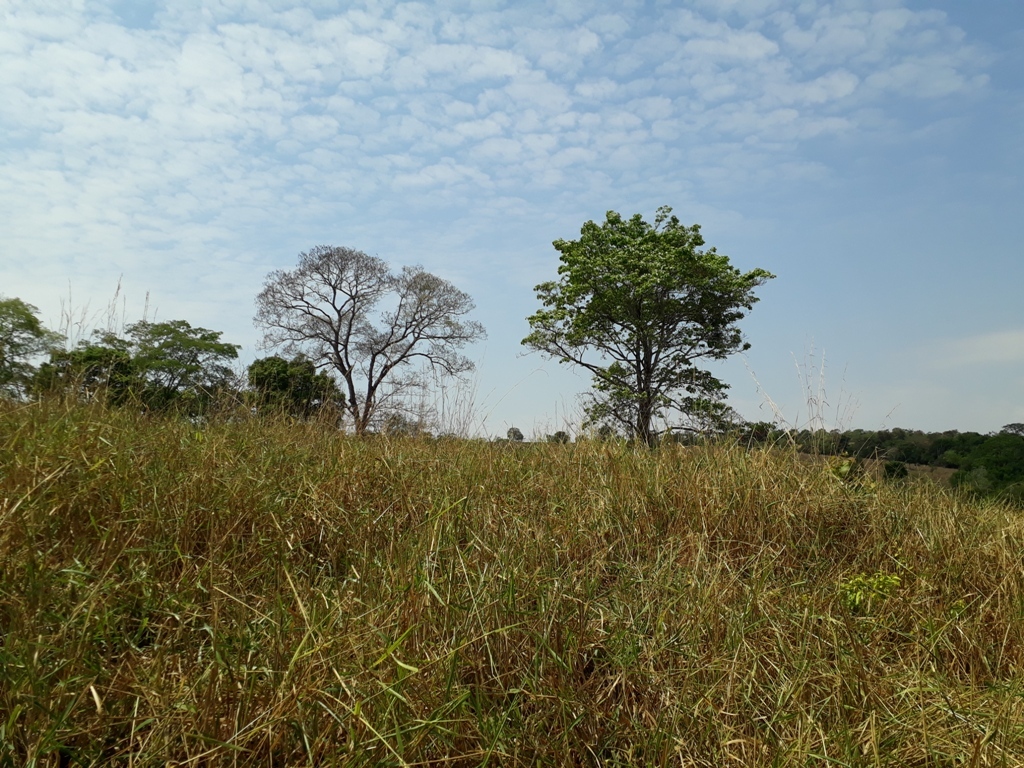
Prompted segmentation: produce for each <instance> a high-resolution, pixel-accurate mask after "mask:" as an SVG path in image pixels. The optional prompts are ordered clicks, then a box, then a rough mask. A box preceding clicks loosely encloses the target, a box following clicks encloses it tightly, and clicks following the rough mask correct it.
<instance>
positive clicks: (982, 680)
mask: <svg viewBox="0 0 1024 768" xmlns="http://www.w3.org/2000/svg"><path fill="white" fill-rule="evenodd" d="M1022 561H1024V519H1022V517H1021V512H1020V511H1015V510H1014V509H1012V508H1011V507H1008V506H1004V505H1001V504H999V503H996V502H973V501H968V500H967V499H966V497H960V496H957V495H955V494H954V492H953V491H950V490H948V489H945V488H942V487H940V486H938V485H937V484H934V483H926V482H909V483H900V484H897V483H892V484H889V483H886V482H877V481H873V480H868V479H858V478H852V479H850V478H847V479H844V478H842V477H840V475H839V474H838V473H836V472H834V471H832V468H831V467H830V466H829V464H828V463H827V462H826V463H823V464H822V463H819V464H811V463H808V462H801V461H800V460H798V459H797V458H796V456H795V455H794V454H792V453H787V452H784V451H778V450H775V451H768V450H753V451H746V450H742V449H738V448H735V447H729V446H708V447H701V448H687V447H683V446H666V447H664V448H662V449H659V450H656V451H646V450H634V449H632V448H629V447H627V446H625V445H621V444H615V443H577V444H572V445H558V444H529V445H515V444H507V443H506V444H501V445H499V444H493V443H485V442H473V441H462V440H454V439H452V440H438V441H431V440H416V439H405V440H400V439H395V440H387V439H384V438H364V439H354V438H351V437H347V436H344V435H339V434H338V433H336V432H333V431H330V430H327V429H320V428H318V427H317V426H316V425H310V424H303V423H290V422H288V421H286V420H282V421H271V420H268V421H259V420H255V419H249V418H247V417H246V416H245V415H244V414H239V415H237V416H236V417H235V420H232V419H225V420H223V421H221V422H217V423H210V424H206V425H202V426H197V425H195V424H191V423H189V422H187V421H182V420H177V421H176V420H170V419H162V418H154V417H143V416H139V415H133V414H132V413H130V412H129V410H128V409H123V410H120V411H116V410H111V411H107V410H103V409H100V408H95V409H91V408H87V407H83V406H73V407H66V406H64V405H61V404H60V403H59V402H57V401H50V402H44V403H42V404H37V405H31V406H24V405H22V406H16V405H12V404H10V403H7V404H0V563H2V564H3V566H2V571H0V631H2V633H3V637H4V642H3V650H2V652H3V664H2V665H0V712H2V713H5V714H4V715H3V717H2V722H0V764H4V765H29V764H35V765H38V766H51V765H52V766H58V765H59V766H64V765H75V764H77V765H110V764H118V765H138V766H143V765H158V764H159V765H204V766H208V765H214V766H219V765H225V766H227V765H243V766H248V765H254V766H255V765H261V766H266V765H275V766H283V765H435V766H441V765H446V766H447V765H452V766H475V765H482V764H487V765H506V766H518V765H602V766H610V765H666V766H667V765H706V766H720V765H727V764H738V765H755V766H756V765H764V766H768V765H773V766H782V765H808V764H834V765H858V766H859V765H892V766H897V765H899V766H906V765H918V766H925V765H929V766H932V765H934V766H939V765H943V766H945V765H959V764H964V765H967V764H971V765H1019V764H1022V763H1024V696H1022V693H1024V621H1022V619H1024V616H1022V612H1024V571H1022V568H1021V563H1022Z"/></svg>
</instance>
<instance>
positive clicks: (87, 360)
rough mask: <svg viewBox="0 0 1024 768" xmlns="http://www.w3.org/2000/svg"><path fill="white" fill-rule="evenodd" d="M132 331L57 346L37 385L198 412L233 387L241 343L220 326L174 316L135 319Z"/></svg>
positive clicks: (38, 388)
mask: <svg viewBox="0 0 1024 768" xmlns="http://www.w3.org/2000/svg"><path fill="white" fill-rule="evenodd" d="M126 332H127V338H122V337H120V336H117V335H115V334H113V333H109V332H99V333H96V334H94V337H93V340H92V341H88V342H83V343H81V344H79V345H78V346H77V347H76V348H75V349H73V350H68V351H64V350H54V351H52V352H51V353H50V360H49V361H48V362H47V363H44V364H43V365H42V366H40V369H39V372H38V374H37V375H36V376H35V377H34V380H33V390H34V391H35V392H37V393H39V394H44V393H47V392H58V391H59V392H64V393H74V394H75V395H76V396H78V397H79V398H81V399H84V400H93V399H102V400H105V401H106V402H109V403H111V404H114V405H124V404H127V403H135V404H137V405H140V406H141V407H143V408H146V409H149V410H168V409H173V410H175V411H178V412H181V413H184V414H189V415H197V414H200V413H203V412H204V411H206V410H207V408H208V407H209V405H210V403H211V402H212V400H213V398H214V397H216V396H217V395H219V394H223V393H225V392H226V391H229V390H231V389H232V384H233V381H234V371H233V370H232V369H231V367H230V365H229V363H230V361H232V360H235V359H236V358H237V357H238V350H239V349H240V347H239V346H238V345H236V344H227V343H225V342H222V341H221V340H220V337H221V333H220V332H219V331H211V330H208V329H206V328H193V327H192V326H191V325H190V324H189V323H188V322H186V321H185V320H172V321H169V322H165V323H150V322H146V321H143V322H139V323H134V324H133V325H129V326H128V327H127V328H126Z"/></svg>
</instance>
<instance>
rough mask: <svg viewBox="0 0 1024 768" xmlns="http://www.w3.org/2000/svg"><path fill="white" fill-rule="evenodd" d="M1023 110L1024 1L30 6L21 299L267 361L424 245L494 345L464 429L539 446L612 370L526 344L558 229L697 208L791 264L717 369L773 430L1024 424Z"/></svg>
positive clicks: (103, 0) (7, 16)
mask: <svg viewBox="0 0 1024 768" xmlns="http://www.w3.org/2000/svg"><path fill="white" fill-rule="evenodd" d="M1022 126H1024V3H1020V2H1018V1H1017V0H984V1H983V2H966V1H964V0H960V1H958V2H953V1H952V0H834V2H818V1H817V0H796V1H789V2H785V1H783V0H691V1H690V2H665V1H663V0H647V1H644V2H640V1H633V0H622V2H619V3H615V4H610V3H600V2H581V1H579V0H551V2H530V1H529V0H527V1H523V0H517V1H516V2H500V1H498V0H454V1H451V2H436V3H415V2H389V1H388V0H381V2H349V3H345V2H333V1H332V0H303V1H301V2H299V1H296V0H207V1H205V2H197V1H195V0H174V2H167V3H165V2H146V1H145V0H53V1H52V2H51V1H50V0H30V1H26V0H4V2H3V3H0V295H5V296H7V297H12V296H13V297H18V298H21V299H23V300H24V301H27V302H29V303H31V304H33V305H35V306H36V307H38V308H39V312H40V316H41V318H42V319H43V320H44V321H45V322H46V323H47V324H49V325H50V326H51V327H58V326H60V325H61V324H64V325H65V326H67V325H68V321H70V323H71V325H70V331H71V336H72V337H73V338H74V337H76V336H77V337H81V336H82V335H84V334H86V333H87V332H88V329H89V328H90V327H93V326H103V325H105V324H107V323H109V322H110V321H111V320H112V315H113V316H114V317H113V319H115V320H116V321H117V322H120V323H122V324H123V323H125V322H128V323H130V322H133V321H135V320H138V319H140V318H141V317H143V316H144V315H145V316H146V317H148V318H149V319H156V320H175V319H184V320H188V321H189V322H190V323H192V325H194V326H201V327H204V328H210V329H213V330H217V331H221V332H223V339H224V340H225V341H229V342H233V343H236V344H240V345H242V351H241V353H240V361H241V363H242V364H247V363H248V362H250V361H251V360H253V359H254V358H256V357H259V356H263V355H266V354H269V352H267V351H265V350H262V349H260V347H259V342H260V339H261V337H260V334H259V332H258V331H257V330H256V328H255V327H254V326H253V322H252V317H253V314H254V304H253V301H254V298H255V296H256V294H257V293H258V292H259V290H260V289H261V287H262V285H263V281H264V279H265V277H266V275H267V274H268V273H269V272H271V271H272V270H275V269H290V268H292V267H294V266H295V265H296V263H297V261H298V254H299V253H301V252H303V251H308V250H309V249H310V248H312V247H314V246H317V245H336V246H346V247H350V248H355V249H358V250H362V251H364V252H366V253H369V254H371V255H374V256H379V257H381V258H383V259H385V260H387V261H388V262H389V263H391V264H393V265H394V266H395V267H400V266H402V265H412V264H420V265H422V266H423V267H424V268H426V269H427V270H429V271H431V272H433V273H435V274H438V275H440V276H441V277H443V278H445V279H447V280H450V281H451V282H452V283H454V284H455V285H456V286H458V287H459V288H460V289H462V290H464V291H466V292H467V293H469V294H470V295H471V296H472V297H473V298H474V300H475V302H476V305H477V309H476V311H475V312H474V314H473V318H474V319H476V320H478V321H479V322H481V323H483V325H484V326H485V327H486V329H487V332H488V338H487V340H486V341H484V342H481V343H479V344H477V345H476V346H474V347H473V348H471V349H470V350H469V351H468V353H469V356H470V357H471V358H472V359H473V360H475V361H476V364H477V367H476V371H475V373H474V374H473V376H472V377H471V378H470V379H468V380H467V381H466V382H464V383H463V384H461V385H458V386H456V385H454V384H453V385H450V386H448V387H447V388H446V390H445V392H444V393H443V396H439V397H440V402H441V403H442V404H443V406H444V411H445V414H446V415H445V417H444V419H445V420H447V421H449V422H451V424H452V426H460V427H468V428H469V429H470V430H471V431H473V432H475V433H478V434H484V435H504V434H505V432H506V430H507V429H508V428H509V427H510V426H516V427H518V428H520V429H522V431H523V432H525V433H526V434H527V436H530V435H542V434H544V433H546V432H551V431H554V430H555V429H564V428H569V429H570V430H572V429H573V428H575V427H576V426H578V424H579V420H580V419H579V413H580V409H579V398H578V395H579V393H580V392H583V391H585V390H586V389H587V388H588V379H587V378H586V377H584V376H582V375H580V374H578V373H576V372H574V371H573V370H572V369H570V368H567V367H566V366H562V365H559V364H558V363H556V362H554V361H551V360H548V359H546V358H544V357H542V356H541V355H539V354H537V353H528V351H527V350H526V349H525V348H524V347H522V346H521V345H520V341H521V339H522V338H523V337H524V336H525V335H526V334H527V333H528V330H529V329H528V325H527V323H526V317H527V316H529V315H530V314H531V313H533V312H534V311H535V310H536V309H537V308H538V302H537V299H536V295H535V292H534V290H533V288H534V286H535V285H536V284H537V283H540V282H542V281H545V280H550V279H554V278H555V276H556V269H557V266H558V253H557V251H555V249H554V248H553V247H552V245H551V243H552V241H553V240H556V239H575V238H576V237H578V236H579V232H580V228H581V226H582V225H583V224H584V222H586V221H588V220H596V221H601V220H602V219H603V218H604V215H605V213H606V212H607V211H609V210H614V211H618V212H619V213H621V214H623V215H624V216H631V215H633V214H635V213H640V214H642V215H643V216H644V217H645V218H647V219H648V220H649V221H653V217H654V214H655V211H656V210H657V208H658V207H660V206H663V205H669V206H671V207H672V208H673V209H674V212H675V214H676V215H677V216H678V217H679V218H680V219H681V220H682V221H683V222H684V223H686V224H692V223H698V224H700V225H701V227H702V233H703V235H704V238H705V240H706V242H707V245H708V246H714V247H715V248H717V250H718V251H719V252H721V253H724V254H727V255H728V256H729V257H730V258H731V260H732V263H733V264H734V266H736V267H738V268H739V269H741V270H744V271H746V270H749V269H753V268H757V267H761V268H764V269H767V270H769V271H771V272H772V273H774V274H775V275H777V277H776V279H774V280H772V281H771V282H769V283H767V284H766V285H764V286H763V287H761V288H759V289H758V291H757V295H758V296H759V298H760V301H759V303H758V304H756V305H755V306H754V308H753V311H752V312H751V313H750V314H749V316H748V317H746V318H745V319H744V320H743V322H742V325H741V327H742V329H743V331H744V334H745V335H746V338H747V340H748V341H749V342H750V344H751V348H750V350H749V351H747V352H746V353H745V354H744V355H742V356H736V357H733V358H731V359H730V360H728V361H726V362H724V363H716V364H714V365H712V366H710V368H711V370H712V371H714V372H715V373H716V375H719V376H721V377H722V378H723V380H724V381H726V382H727V383H728V384H729V385H730V387H731V388H730V391H729V403H730V405H732V406H733V407H734V408H735V409H736V410H737V411H738V412H739V413H740V414H741V415H742V416H744V417H745V418H747V419H750V420H752V421H760V420H766V421H772V420H779V421H781V422H783V423H785V424H787V425H790V426H796V427H802V426H807V425H811V426H818V425H821V426H825V427H827V428H839V429H852V428H864V429H883V428H893V427H904V428H910V429H921V430H926V431H938V430H946V429H959V430H973V431H980V432H987V431H991V430H998V429H999V428H1000V427H1001V426H1002V425H1003V424H1007V423H1010V422H1024V302H1022V301H1021V294H1022V286H1024V252H1022V245H1021V244H1022V243H1024V134H1022ZM112 310H113V312H112ZM456 421H460V424H455V422H456Z"/></svg>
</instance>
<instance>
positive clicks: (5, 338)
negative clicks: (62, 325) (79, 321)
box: [0, 297, 61, 397]
mask: <svg viewBox="0 0 1024 768" xmlns="http://www.w3.org/2000/svg"><path fill="white" fill-rule="evenodd" d="M38 311H39V310H38V309H36V308H35V307H34V306H32V305H31V304H26V303H25V302H24V301H22V300H21V299H5V298H3V297H0V395H7V396H10V397H20V396H21V395H23V394H24V393H25V390H26V388H27V387H28V385H29V384H30V382H31V381H32V378H33V376H34V374H35V366H33V365H32V359H33V358H34V357H37V356H39V355H42V354H45V353H46V352H47V351H48V350H49V349H50V348H52V347H53V346H54V345H56V344H58V343H59V342H60V341H61V336H60V334H57V333H54V332H53V331H49V330H47V329H46V328H44V327H43V324H42V323H41V322H40V321H39V318H38V317H37V316H36V313H37V312H38Z"/></svg>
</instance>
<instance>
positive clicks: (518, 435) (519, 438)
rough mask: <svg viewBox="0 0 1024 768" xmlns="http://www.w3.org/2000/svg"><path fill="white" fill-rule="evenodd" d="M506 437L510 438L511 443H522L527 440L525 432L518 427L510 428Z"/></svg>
mask: <svg viewBox="0 0 1024 768" xmlns="http://www.w3.org/2000/svg"><path fill="white" fill-rule="evenodd" d="M505 436H506V437H507V438H508V440H509V442H512V443H521V442H523V440H524V439H525V438H524V437H523V431H522V430H521V429H519V428H518V427H509V428H508V432H507V433H506V435H505Z"/></svg>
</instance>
